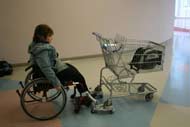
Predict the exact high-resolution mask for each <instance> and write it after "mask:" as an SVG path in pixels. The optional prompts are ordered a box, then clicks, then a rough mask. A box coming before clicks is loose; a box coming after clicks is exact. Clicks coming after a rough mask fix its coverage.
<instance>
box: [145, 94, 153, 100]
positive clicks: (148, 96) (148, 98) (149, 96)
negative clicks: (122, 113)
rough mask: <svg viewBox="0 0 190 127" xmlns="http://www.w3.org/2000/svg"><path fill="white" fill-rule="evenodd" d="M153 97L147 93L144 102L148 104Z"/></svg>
mask: <svg viewBox="0 0 190 127" xmlns="http://www.w3.org/2000/svg"><path fill="white" fill-rule="evenodd" d="M153 97H154V95H153V93H148V94H146V95H145V101H147V102H149V101H151V100H152V99H153Z"/></svg>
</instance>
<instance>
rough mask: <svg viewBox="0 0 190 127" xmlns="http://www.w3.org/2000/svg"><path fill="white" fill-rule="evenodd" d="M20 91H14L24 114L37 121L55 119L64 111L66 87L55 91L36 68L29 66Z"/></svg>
mask: <svg viewBox="0 0 190 127" xmlns="http://www.w3.org/2000/svg"><path fill="white" fill-rule="evenodd" d="M28 70H30V71H29V73H28V74H27V76H26V78H25V81H24V83H22V82H20V85H21V87H22V89H21V90H20V89H18V90H16V92H17V94H18V95H19V97H20V104H21V107H22V109H23V110H24V112H25V113H26V114H27V115H28V116H30V117H32V118H34V119H37V120H49V119H53V118H55V117H57V116H58V115H60V114H61V112H62V111H63V110H64V108H65V105H66V102H67V94H66V90H68V87H67V86H61V90H57V89H55V88H54V87H53V85H52V84H51V83H50V82H49V81H48V80H47V79H46V78H45V76H44V75H43V74H42V72H41V71H39V70H40V69H39V68H38V67H37V66H34V65H32V66H29V67H27V68H26V69H25V71H28Z"/></svg>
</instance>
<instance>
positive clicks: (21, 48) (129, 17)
mask: <svg viewBox="0 0 190 127" xmlns="http://www.w3.org/2000/svg"><path fill="white" fill-rule="evenodd" d="M0 19H1V20H0V38H1V41H0V58H4V59H6V60H8V61H9V62H11V63H23V62H26V61H27V59H28V54H27V46H28V44H29V43H30V42H31V40H32V36H33V30H34V27H35V26H36V25H37V24H40V23H46V24H48V25H50V26H51V27H52V28H53V29H54V32H55V35H54V42H53V45H54V46H55V47H56V48H57V50H58V52H59V54H60V57H61V58H69V57H77V56H86V55H95V54H100V53H101V50H100V48H99V44H98V42H97V41H96V40H95V38H94V37H93V36H92V35H91V32H93V31H97V32H100V33H102V34H103V35H105V36H107V37H114V35H115V34H116V33H120V34H122V35H125V36H128V37H129V38H135V39H148V40H152V41H156V42H162V41H165V40H167V39H169V38H171V37H172V32H173V21H174V0H1V1H0Z"/></svg>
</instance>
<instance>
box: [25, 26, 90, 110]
mask: <svg viewBox="0 0 190 127" xmlns="http://www.w3.org/2000/svg"><path fill="white" fill-rule="evenodd" d="M53 34H54V33H53V30H52V29H51V28H50V27H49V26H48V25H46V24H40V25H38V26H36V28H35V30H34V35H33V41H32V43H31V44H30V45H29V47H28V53H29V54H30V63H31V64H32V65H36V66H37V67H38V68H39V69H40V71H41V72H42V73H43V75H44V76H45V77H46V78H47V79H48V80H49V81H50V82H51V84H52V85H53V87H55V88H56V89H57V90H61V85H72V84H73V82H75V87H74V88H75V89H74V93H73V94H72V95H71V98H75V96H76V89H77V90H78V92H79V93H80V97H78V98H79V101H81V102H79V103H82V102H84V100H85V99H88V100H89V98H87V97H84V96H82V94H83V93H86V92H88V93H89V90H88V87H87V85H86V81H85V78H84V77H83V75H82V74H81V73H80V72H79V71H78V70H77V69H76V68H75V67H74V66H72V65H70V64H68V63H64V62H62V61H61V60H60V59H58V58H57V57H58V55H57V52H56V49H55V48H54V47H53V46H52V45H51V42H52V39H53V38H52V36H53ZM77 111H78V110H77ZM77 111H76V112H77Z"/></svg>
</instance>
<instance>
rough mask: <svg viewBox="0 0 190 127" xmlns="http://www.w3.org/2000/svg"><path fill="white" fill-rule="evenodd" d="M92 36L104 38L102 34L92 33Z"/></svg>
mask: <svg viewBox="0 0 190 127" xmlns="http://www.w3.org/2000/svg"><path fill="white" fill-rule="evenodd" d="M92 35H95V36H96V37H98V38H102V36H101V34H100V33H97V32H92Z"/></svg>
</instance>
